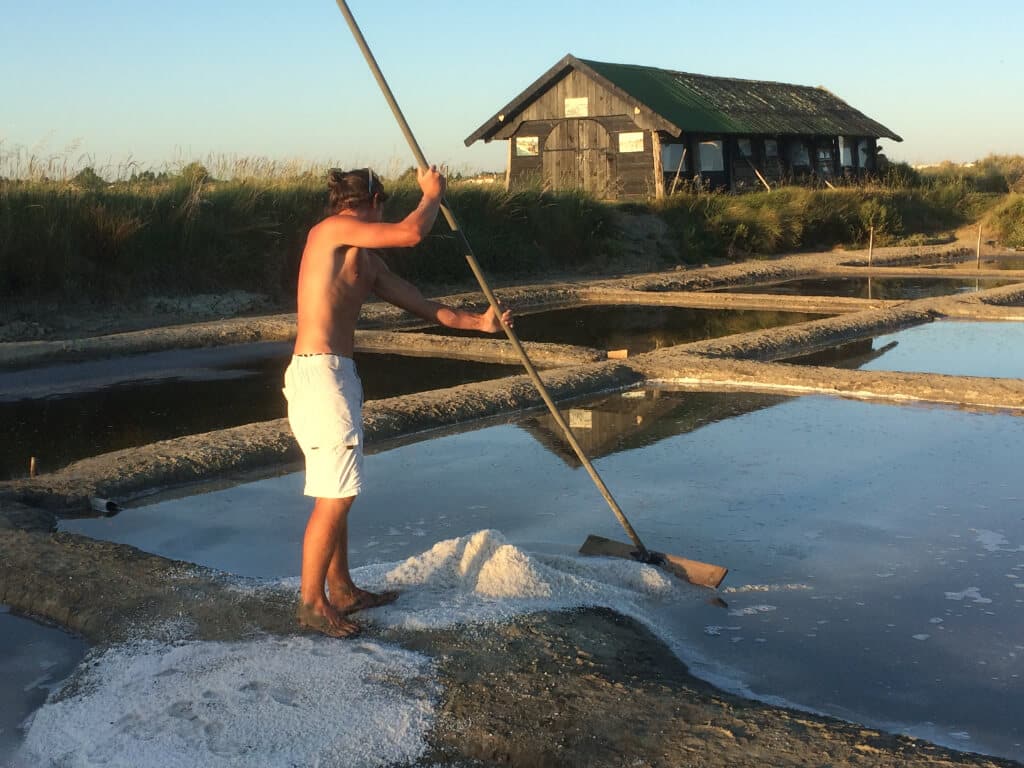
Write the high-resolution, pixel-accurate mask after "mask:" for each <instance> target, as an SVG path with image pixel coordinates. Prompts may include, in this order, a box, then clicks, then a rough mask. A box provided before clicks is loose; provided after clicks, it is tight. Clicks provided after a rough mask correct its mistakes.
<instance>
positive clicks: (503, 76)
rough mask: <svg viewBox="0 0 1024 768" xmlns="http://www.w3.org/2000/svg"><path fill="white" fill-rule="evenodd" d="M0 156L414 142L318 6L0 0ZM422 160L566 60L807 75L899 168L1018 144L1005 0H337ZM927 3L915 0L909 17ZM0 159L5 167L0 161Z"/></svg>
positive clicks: (1021, 105) (451, 147) (278, 150)
mask: <svg viewBox="0 0 1024 768" xmlns="http://www.w3.org/2000/svg"><path fill="white" fill-rule="evenodd" d="M3 5H4V10H3V15H2V18H3V24H2V26H0V40H2V41H3V53H4V59H5V67H4V77H3V78H0V159H2V160H3V161H4V162H5V163H6V165H7V168H8V172H9V169H10V168H11V167H16V166H18V165H19V164H21V165H24V163H25V161H26V159H27V158H34V159H35V160H37V161H44V162H45V161H47V160H49V159H53V158H60V159H62V161H64V162H65V163H66V164H68V165H71V166H73V167H83V166H84V165H92V166H94V167H96V168H97V169H106V170H107V171H108V173H109V171H110V170H112V169H113V170H116V169H118V168H122V167H124V166H125V165H126V164H128V163H130V162H135V163H137V164H139V165H140V166H142V167H146V168H154V169H160V168H164V167H174V166H177V165H180V164H183V163H184V162H187V161H190V160H194V159H198V160H208V159H210V158H220V159H221V160H226V161H227V162H229V163H230V162H231V161H232V160H233V159H236V158H242V159H267V160H272V161H274V162H282V163H284V162H293V161H294V162H298V163H300V164H311V165H326V164H331V165H340V166H343V167H356V166H362V165H368V164H369V165H373V166H375V167H376V168H377V169H379V170H381V171H382V172H384V173H385V175H386V174H387V173H388V172H389V171H398V170H401V169H404V168H405V167H407V166H408V165H411V164H413V160H412V155H411V153H410V151H409V150H408V148H407V146H406V144H405V140H404V138H403V136H402V134H401V132H400V131H399V129H398V128H397V126H396V124H395V121H394V119H393V118H392V116H391V113H390V111H389V110H388V108H387V105H386V103H385V101H384V99H383V97H382V96H381V94H380V91H379V90H378V88H377V85H376V83H375V82H374V80H373V79H372V77H371V75H370V73H369V70H368V68H367V66H366V64H365V62H364V61H363V58H362V55H361V54H360V53H359V50H358V48H357V47H356V45H355V42H354V41H353V38H352V36H351V34H350V32H349V30H348V27H347V26H346V24H345V19H344V17H343V16H342V14H341V12H340V11H339V9H338V7H337V5H336V4H335V3H334V2H331V0H304V2H269V1H267V0H250V2H247V3H242V2H238V1H237V0H218V1H217V2H214V3H211V2H205V1H200V0H180V1H179V2H177V3H147V2H142V3H140V2H138V0H131V1H129V0H98V1H97V2H93V3H80V2H71V1H70V0H33V2H31V3H28V2H18V1H17V0H3ZM349 7H350V9H351V11H352V13H353V15H354V16H355V18H356V20H357V22H358V23H359V25H360V27H361V28H362V31H363V34H364V35H365V37H366V39H367V42H368V44H369V46H370V48H371V49H372V50H373V53H374V55H375V57H376V59H377V61H378V63H379V64H380V67H381V69H382V71H383V73H384V76H385V77H386V78H387V80H388V82H389V84H390V86H391V88H392V90H393V92H394V94H395V96H396V98H397V100H398V102H399V104H400V105H401V107H402V110H403V112H404V113H405V115H406V118H407V119H408V121H409V123H410V125H411V127H412V130H413V132H414V134H415V135H416V137H417V139H418V140H419V143H420V144H421V146H422V147H423V150H424V153H425V154H426V156H427V158H428V159H429V160H430V161H431V162H434V163H437V164H442V163H444V164H446V165H448V167H449V168H451V169H452V170H454V171H462V172H473V171H477V170H502V169H503V168H504V165H505V155H506V144H505V142H492V143H490V144H484V143H482V142H478V143H477V144H475V145H473V146H472V147H469V148H467V147H466V146H465V145H464V143H463V142H464V139H465V138H466V137H467V136H469V135H470V134H471V133H473V132H474V131H475V130H476V129H477V128H478V127H479V126H480V125H482V124H483V123H484V122H485V121H487V120H488V119H489V118H490V117H491V116H492V115H494V114H496V113H497V112H498V111H500V109H501V108H502V107H503V106H504V105H505V104H507V103H508V102H509V101H511V100H512V99H513V98H514V97H515V96H517V95H518V94H519V93H520V92H521V91H523V90H524V89H525V88H526V87H527V86H528V85H530V84H531V83H532V82H533V81H534V80H535V79H536V78H537V77H539V76H540V75H541V74H542V73H544V72H545V71H547V70H548V69H549V68H550V67H551V66H552V65H554V64H555V63H556V62H557V61H558V60H559V59H560V58H561V57H562V56H564V55H565V54H566V53H572V54H573V55H575V56H578V57H580V58H587V59H595V60H598V61H610V62H620V63H631V64H643V65H648V66H656V67H662V68H666V69H675V70H680V71H686V72H697V73H701V74H708V75H720V76H726V77H741V78H750V79H758V80H777V81H783V82H790V83H798V84H801V85H812V86H813V85H822V86H825V87H826V88H828V89H829V90H830V91H832V92H833V93H835V94H836V95H838V96H839V97H840V98H842V99H844V100H845V101H847V102H849V103H850V104H852V105H853V106H854V107H856V108H857V109H859V110H861V111H862V112H864V113H865V114H867V115H868V116H870V117H872V118H874V119H876V120H878V121H879V122H881V123H883V124H884V125H886V126H888V127H889V128H891V129H892V130H893V131H895V132H896V133H897V134H899V135H900V136H902V137H903V139H904V141H903V142H902V143H896V142H892V141H888V140H883V142H882V146H883V149H884V150H885V152H886V154H887V155H888V156H889V157H890V158H891V159H894V160H901V161H906V162H910V163H914V164H919V163H930V162H939V161H942V160H952V161H956V162H966V161H971V160H975V159H978V158H980V157H984V156H986V155H988V154H990V153H1001V154H1003V153H1024V99H1021V98H1020V96H1019V94H1020V93H1021V91H1022V89H1024V47H1022V46H1021V45H1020V44H1019V43H1020V41H1019V35H1020V30H1021V29H1024V3H1021V2H1019V0H976V1H975V2H973V3H970V4H965V3H963V2H953V1H952V0H938V1H937V2H932V3H930V4H928V5H927V6H924V5H921V4H918V3H916V2H914V3H910V2H903V1H902V0H889V1H888V2H876V1H875V0H863V1H862V2H859V3H856V4H850V3H835V2H833V3H811V2H804V1H803V0H797V1H789V0H783V2H781V3H764V2H751V1H749V0H735V2H733V3H731V4H729V5H728V6H726V5H723V4H721V3H709V2H703V3H690V2H678V0H677V2H674V3H665V4H661V5H653V6H652V5H650V4H636V3H625V2H621V1H618V2H615V1H612V0H589V1H588V2H577V0H519V1H518V2H516V3H513V4H497V3H463V2H454V0H440V1H439V2H436V3H420V2H409V1H408V0H393V1H392V2H389V3H384V2H379V1H377V2H371V1H370V0H349ZM925 8H927V10H924V9H925ZM0 165H2V164H0Z"/></svg>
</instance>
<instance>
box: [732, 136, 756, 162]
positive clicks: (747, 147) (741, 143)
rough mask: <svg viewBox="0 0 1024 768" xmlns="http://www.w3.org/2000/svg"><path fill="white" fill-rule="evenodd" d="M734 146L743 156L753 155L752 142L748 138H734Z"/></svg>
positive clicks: (749, 156)
mask: <svg viewBox="0 0 1024 768" xmlns="http://www.w3.org/2000/svg"><path fill="white" fill-rule="evenodd" d="M736 146H737V147H738V148H739V150H740V154H741V155H743V157H746V158H748V159H749V158H751V157H753V156H754V144H753V142H752V141H751V140H750V139H736Z"/></svg>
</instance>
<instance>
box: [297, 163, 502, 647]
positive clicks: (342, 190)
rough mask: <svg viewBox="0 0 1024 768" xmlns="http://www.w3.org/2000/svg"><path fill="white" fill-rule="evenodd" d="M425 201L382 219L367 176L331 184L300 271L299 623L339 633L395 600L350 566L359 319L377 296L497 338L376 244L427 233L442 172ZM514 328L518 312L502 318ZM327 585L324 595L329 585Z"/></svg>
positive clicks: (496, 327)
mask: <svg viewBox="0 0 1024 768" xmlns="http://www.w3.org/2000/svg"><path fill="white" fill-rule="evenodd" d="M418 181H419V185H420V189H421V190H422V192H423V197H422V199H421V200H420V203H419V205H418V206H417V207H416V209H415V210H413V211H412V213H410V214H409V215H408V216H406V217H405V218H404V219H402V220H401V221H399V222H397V223H385V222H384V221H382V214H383V204H384V201H385V200H386V199H387V195H386V194H385V192H384V189H383V187H382V185H381V182H380V179H379V177H377V176H376V175H375V174H374V173H373V171H371V170H370V169H368V168H366V169H362V170H357V171H349V172H342V171H339V170H332V171H331V172H330V174H329V177H328V190H329V200H330V202H329V209H330V210H331V211H332V215H330V216H328V217H327V218H326V219H324V220H323V221H321V222H320V223H319V224H317V225H316V226H314V227H313V228H312V229H311V230H310V231H309V236H308V237H307V239H306V247H305V250H304V251H303V253H302V264H301V266H300V267H299V289H298V305H299V306H298V335H297V337H296V339H295V352H294V355H293V357H292V360H291V364H290V365H289V366H288V370H287V371H286V372H285V387H284V394H285V397H286V398H287V400H288V421H289V423H290V424H291V427H292V431H293V432H294V434H295V438H296V440H297V441H298V443H299V446H300V447H301V448H302V452H303V454H304V455H305V457H306V485H305V491H304V492H305V494H306V495H307V496H313V497H315V499H316V501H315V503H314V506H313V512H312V513H311V514H310V517H309V522H308V523H307V525H306V534H305V538H304V539H303V544H302V586H301V600H300V603H299V608H298V616H297V618H298V621H299V623H300V624H301V625H303V626H305V627H309V628H311V629H315V630H318V631H320V632H323V633H325V634H327V635H330V636H332V637H347V636H349V635H352V634H354V633H356V632H358V631H359V626H358V625H357V624H356V623H355V622H353V621H352V620H351V619H349V618H347V617H348V615H349V614H351V613H354V612H356V611H359V610H363V609H365V608H373V607H376V606H378V605H384V604H385V603H389V602H391V601H393V600H394V599H395V598H396V597H397V596H398V595H397V593H394V592H385V593H382V594H375V593H372V592H367V591H366V590H363V589H360V588H359V587H357V586H356V585H355V584H354V583H353V581H352V577H351V575H350V574H349V568H348V513H349V510H350V509H351V508H352V503H353V502H354V501H355V497H356V495H357V494H358V493H359V492H360V490H361V489H362V466H363V423H362V399H363V390H362V384H361V383H360V381H359V376H358V375H357V374H356V369H355V365H354V364H353V361H352V352H353V348H354V346H355V328H356V320H357V319H358V317H359V310H360V308H361V307H362V305H363V302H365V301H366V299H367V298H368V297H369V296H370V294H371V293H372V294H375V295H376V296H377V297H378V298H380V299H383V300H385V301H388V302H391V303H392V304H395V305H397V306H399V307H401V308H402V309H405V310H407V311H408V312H411V313H413V314H415V315H418V316H419V317H422V318H424V319H426V320H431V321H436V322H438V323H441V324H442V325H446V326H448V327H450V328H465V329H475V330H479V331H483V332H485V333H497V332H498V331H500V330H501V324H500V323H499V322H498V318H497V317H496V316H495V314H494V312H493V310H491V309H488V310H487V312H485V313H484V314H475V313H472V312H463V311H461V310H457V309H453V308H450V307H447V306H445V305H443V304H440V303H438V302H436V301H429V300H427V299H425V298H424V297H423V295H422V294H421V293H420V292H419V290H418V289H416V288H415V287H414V286H413V285H411V284H410V283H408V282H406V281H405V280H403V279H402V278H400V277H398V276H397V275H395V274H394V273H393V272H391V271H390V270H389V269H388V267H387V265H386V264H385V263H384V261H383V260H382V259H381V257H380V256H379V255H378V253H377V251H376V249H380V248H407V247H411V246H414V245H416V244H417V243H419V242H420V241H421V240H422V239H423V238H424V236H426V234H427V233H428V232H429V231H430V229H431V227H432V226H433V224H434V220H435V218H437V212H438V209H439V208H440V205H441V200H442V198H443V196H444V190H445V180H444V177H443V176H442V175H441V174H440V173H439V172H438V171H437V169H436V168H434V167H431V168H430V169H427V170H422V171H420V172H419V174H418ZM503 319H504V321H505V322H506V323H510V322H511V316H510V314H509V313H508V312H507V311H506V312H504V314H503ZM325 583H326V589H325Z"/></svg>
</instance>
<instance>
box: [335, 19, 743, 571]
mask: <svg viewBox="0 0 1024 768" xmlns="http://www.w3.org/2000/svg"><path fill="white" fill-rule="evenodd" d="M336 2H337V4H338V8H339V9H340V10H341V13H342V14H343V15H344V16H345V21H346V22H348V26H349V29H350V30H351V31H352V36H353V37H354V38H355V40H356V43H357V44H358V45H359V49H360V50H361V51H362V53H363V57H364V58H365V59H366V63H367V65H368V66H369V68H370V71H371V72H372V73H373V76H374V78H375V79H376V80H377V85H379V86H380V90H381V92H382V93H383V94H384V98H385V99H386V100H387V102H388V106H390V107H391V111H392V113H393V114H394V116H395V120H397V121H398V125H399V127H400V128H401V129H402V133H403V134H405V139H406V141H407V142H408V144H409V148H410V149H411V150H412V153H413V155H414V156H415V158H416V162H417V164H418V165H419V167H420V168H421V169H424V168H427V167H429V165H428V163H427V159H426V157H425V156H424V155H423V150H421V149H420V145H419V142H417V141H416V137H415V136H413V133H412V130H411V129H410V128H409V123H408V122H407V121H406V119H405V115H403V114H402V110H401V109H400V108H399V106H398V102H397V101H396V100H395V96H394V94H393V93H392V92H391V88H390V87H389V86H388V83H387V81H386V80H385V79H384V75H383V74H382V73H381V71H380V67H379V66H377V60H376V59H375V58H374V56H373V52H372V51H371V50H370V47H369V46H368V45H367V43H366V39H365V38H364V37H363V33H362V32H361V31H360V29H359V25H358V24H356V20H355V18H354V17H353V16H352V12H351V11H350V10H349V8H348V3H347V2H345V0H336ZM441 212H442V213H443V214H444V217H445V220H446V221H447V222H448V226H449V227H450V228H451V230H452V232H453V233H455V234H456V235H457V236H458V238H459V240H460V241H461V243H462V247H463V249H464V250H465V255H466V261H467V262H468V263H469V268H470V269H471V270H472V272H473V275H474V277H476V281H477V283H479V284H480V290H481V291H483V294H484V296H486V297H487V302H488V303H489V304H490V306H491V307H492V308H493V310H494V314H495V316H496V317H497V318H498V322H500V323H501V327H502V329H503V330H504V331H505V335H506V336H507V337H508V340H509V341H510V342H511V343H512V347H513V348H514V349H515V351H516V353H517V354H518V355H519V359H520V360H521V361H522V364H523V367H524V368H525V369H526V372H527V373H528V374H529V376H530V379H531V380H532V381H533V384H534V386H535V387H536V388H537V391H538V392H539V393H540V396H541V398H542V399H543V400H544V403H545V405H547V407H548V410H549V411H551V416H552V418H554V420H555V423H556V424H558V426H559V428H560V429H561V430H562V432H563V433H564V435H565V439H566V440H567V441H568V443H569V445H570V446H571V447H572V449H573V451H574V452H575V454H576V456H577V457H578V458H579V460H580V463H581V464H582V465H583V467H584V468H585V469H586V470H587V474H589V475H590V479H591V480H593V481H594V485H596V486H597V489H598V490H599V491H600V492H601V495H602V496H604V499H605V501H606V502H608V506H609V507H611V510H612V512H614V513H615V517H617V518H618V520H619V523H620V524H621V525H622V527H623V528H624V529H625V531H626V533H627V534H628V535H629V538H630V539H632V541H633V546H630V545H629V544H623V543H620V542H617V541H612V540H611V539H605V538H603V537H600V536H593V535H592V536H589V537H588V538H587V540H586V541H585V542H584V543H583V546H582V547H581V548H580V552H582V553H583V554H587V555H606V556H611V557H625V558H629V559H631V560H637V561H639V562H642V563H650V564H652V565H657V566H660V567H662V568H664V569H665V570H667V571H668V572H669V573H672V574H674V575H675V576H678V577H679V578H681V579H685V580H686V581H689V582H691V583H693V584H697V585H699V586H702V587H711V588H715V587H717V586H718V585H719V584H721V583H722V579H724V578H725V574H726V573H728V569H727V568H723V567H722V566H720V565H711V564H709V563H702V562H699V561H697V560H688V559H687V558H685V557H678V556H676V555H669V554H665V553H662V552H654V551H652V550H649V549H647V547H645V546H644V545H643V542H641V541H640V537H639V536H638V535H637V533H636V531H635V530H633V526H632V525H630V524H629V520H627V519H626V516H625V514H623V512H622V509H621V508H620V507H619V505H618V503H617V502H616V501H615V499H614V497H612V494H611V491H609V490H608V487H607V486H606V485H605V484H604V481H603V480H602V479H601V476H600V475H599V474H598V473H597V470H596V469H594V465H593V464H591V462H590V459H588V458H587V455H586V453H584V451H583V448H582V447H581V446H580V444H579V442H578V441H577V440H576V436H575V435H574V434H573V432H572V429H571V428H570V427H569V425H568V423H566V421H565V418H564V417H563V416H562V414H561V412H560V411H559V410H558V407H557V406H556V405H555V402H554V400H552V399H551V394H550V393H549V392H548V390H547V387H545V386H544V382H543V381H541V378H540V376H539V375H538V373H537V369H536V368H534V366H533V363H532V362H531V361H530V358H529V356H528V355H527V354H526V350H525V349H523V345H522V344H521V343H520V342H519V337H518V336H517V335H516V333H515V331H513V330H512V328H510V327H509V326H508V325H506V324H505V322H504V321H503V320H502V319H501V309H500V307H499V305H498V300H497V298H495V296H494V293H493V292H492V291H491V288H490V286H489V285H488V284H487V280H486V279H485V278H484V275H483V272H482V271H481V270H480V265H479V264H478V263H477V260H476V256H474V255H473V249H472V247H471V246H470V244H469V240H468V239H467V238H466V234H465V233H464V232H463V231H462V228H461V227H460V226H459V224H458V222H457V221H456V219H455V216H454V214H453V213H452V211H451V209H450V208H449V207H448V203H447V201H442V202H441Z"/></svg>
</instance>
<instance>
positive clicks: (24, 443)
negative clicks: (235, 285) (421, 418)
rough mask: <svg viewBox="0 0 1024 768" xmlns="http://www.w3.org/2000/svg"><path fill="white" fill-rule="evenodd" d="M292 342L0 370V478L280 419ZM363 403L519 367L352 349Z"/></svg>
mask: <svg viewBox="0 0 1024 768" xmlns="http://www.w3.org/2000/svg"><path fill="white" fill-rule="evenodd" d="M291 347H292V345H291V344H290V343H277V342H264V343H258V344H240V345H235V346H230V347H214V348H207V349H195V350H176V351H171V352H157V353H152V354H145V355H135V356H131V357H122V358H115V359H111V360H98V361H91V362H83V363H74V364H63V365H51V366H44V367H40V368H33V369H30V370H25V371H14V372H0V421H3V423H4V425H5V427H6V431H7V439H6V440H4V441H3V442H2V443H0V479H9V478H12V477H19V476H24V475H26V474H27V472H28V464H29V457H31V456H35V457H37V461H38V464H39V468H40V471H53V470H55V469H58V468H60V467H62V466H64V465H66V464H68V463H69V462H72V461H75V460H77V459H81V458H85V457H87V456H95V455H97V454H100V453H106V452H108V451H114V450H118V449H121V448H130V447H132V446H137V445H146V444H148V443H151V442H155V441H157V440H166V439H169V438H172V437H179V436H181V435H190V434H196V433H200V432H208V431H211V430H214V429H223V428H225V427H233V426H238V425H240V424H249V423H251V422H254V421H266V420H268V419H277V418H282V417H284V416H285V415H286V406H285V400H284V397H283V395H282V394H281V386H282V382H283V380H284V369H285V367H286V366H287V365H288V360H289V358H290V355H291ZM355 359H356V366H357V368H358V370H359V374H360V377H361V378H362V380H363V390H364V394H365V397H366V399H367V400H376V399H380V398H384V397H393V396H396V395H403V394H409V393H410V392H420V391H423V390H426V389H436V388H439V387H450V386H454V385H456V384H466V383H469V382H474V381H483V380H485V379H490V378H498V377H501V376H507V375H510V374H513V373H519V372H520V369H519V367H518V366H508V365H489V364H486V363H475V362H470V361H463V360H448V359H444V358H432V357H408V356H400V355H378V354H357V355H356V356H355Z"/></svg>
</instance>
